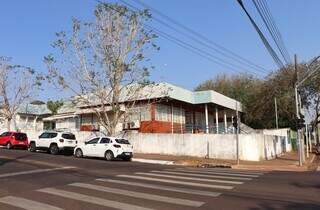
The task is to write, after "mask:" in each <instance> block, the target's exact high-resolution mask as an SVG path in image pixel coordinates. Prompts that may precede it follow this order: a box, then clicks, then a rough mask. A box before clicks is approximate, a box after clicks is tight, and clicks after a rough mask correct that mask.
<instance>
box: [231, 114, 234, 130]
mask: <svg viewBox="0 0 320 210" xmlns="http://www.w3.org/2000/svg"><path fill="white" fill-rule="evenodd" d="M233 121H234V116H233V115H232V116H231V123H232V133H233V134H234V127H233Z"/></svg>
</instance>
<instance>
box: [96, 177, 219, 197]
mask: <svg viewBox="0 0 320 210" xmlns="http://www.w3.org/2000/svg"><path fill="white" fill-rule="evenodd" d="M96 180H97V181H102V182H110V183H117V184H123V185H129V186H138V187H144V188H150V189H157V190H165V191H172V192H180V193H186V194H193V195H202V196H209V197H218V196H219V195H221V193H217V192H210V191H202V190H192V189H186V188H179V187H169V186H163V185H156V184H145V183H139V182H128V181H123V180H114V179H96Z"/></svg>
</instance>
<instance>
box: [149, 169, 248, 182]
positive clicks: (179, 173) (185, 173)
mask: <svg viewBox="0 0 320 210" xmlns="http://www.w3.org/2000/svg"><path fill="white" fill-rule="evenodd" d="M150 172H152V173H164V174H176V175H184V176H198V177H207V178H218V179H233V180H243V181H244V180H252V178H247V177H231V176H219V175H207V174H195V173H187V172H173V171H150Z"/></svg>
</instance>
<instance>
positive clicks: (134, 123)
mask: <svg viewBox="0 0 320 210" xmlns="http://www.w3.org/2000/svg"><path fill="white" fill-rule="evenodd" d="M128 124H129V128H130V129H135V128H140V121H139V120H136V121H131V122H130V123H128Z"/></svg>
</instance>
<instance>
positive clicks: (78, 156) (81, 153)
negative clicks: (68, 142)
mask: <svg viewBox="0 0 320 210" xmlns="http://www.w3.org/2000/svg"><path fill="white" fill-rule="evenodd" d="M75 156H76V158H82V157H83V152H82V150H81V149H77V150H76V153H75Z"/></svg>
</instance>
